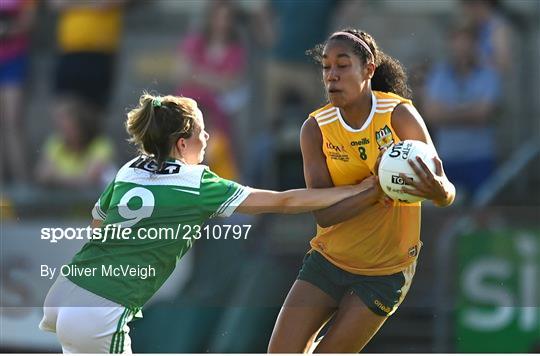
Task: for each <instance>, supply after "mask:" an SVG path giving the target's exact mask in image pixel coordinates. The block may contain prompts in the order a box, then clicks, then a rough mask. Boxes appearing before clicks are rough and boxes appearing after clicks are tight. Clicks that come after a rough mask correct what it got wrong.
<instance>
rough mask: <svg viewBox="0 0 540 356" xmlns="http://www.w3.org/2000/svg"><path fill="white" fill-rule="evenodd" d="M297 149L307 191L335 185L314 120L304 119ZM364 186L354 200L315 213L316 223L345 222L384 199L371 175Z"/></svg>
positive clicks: (320, 224) (323, 224)
mask: <svg viewBox="0 0 540 356" xmlns="http://www.w3.org/2000/svg"><path fill="white" fill-rule="evenodd" d="M300 146H301V149H302V157H303V161H304V177H305V180H306V186H307V187H308V188H327V187H332V186H333V185H334V184H333V182H332V178H331V177H330V173H329V172H328V168H327V167H326V158H325V156H324V154H323V152H322V134H321V130H320V129H319V126H318V125H317V122H316V121H315V119H313V118H309V119H308V120H306V122H305V123H304V125H303V126H302V130H301V132H300ZM362 183H363V184H366V186H367V188H366V189H365V190H364V191H363V192H361V193H360V194H357V195H355V196H353V197H350V198H348V199H345V200H343V201H340V202H339V203H337V204H335V205H333V206H331V207H329V208H325V209H320V210H318V211H315V212H314V216H315V219H316V221H317V224H318V225H319V226H322V227H328V226H331V225H335V224H338V223H340V222H343V221H346V220H348V219H350V218H352V217H354V216H356V215H358V214H359V213H360V212H361V211H362V210H364V209H365V208H366V207H369V206H371V205H373V204H376V203H377V201H378V200H380V199H381V198H382V196H383V193H382V191H381V189H380V186H379V182H378V179H377V178H376V177H374V176H371V177H369V178H367V179H365V180H364V181H363V182H362Z"/></svg>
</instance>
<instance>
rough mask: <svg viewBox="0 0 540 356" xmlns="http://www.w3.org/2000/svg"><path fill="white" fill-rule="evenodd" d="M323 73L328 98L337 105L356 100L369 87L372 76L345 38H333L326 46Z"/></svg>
mask: <svg viewBox="0 0 540 356" xmlns="http://www.w3.org/2000/svg"><path fill="white" fill-rule="evenodd" d="M322 74H323V82H324V88H325V90H326V95H327V96H328V100H329V101H330V102H331V103H332V104H333V105H334V106H337V107H346V106H348V105H349V104H351V103H353V102H355V101H356V100H357V99H358V98H359V97H360V96H361V95H362V94H363V93H364V91H365V90H368V89H369V80H370V79H371V76H372V73H370V70H368V68H367V66H364V65H363V63H362V62H361V60H360V58H359V57H358V56H357V55H356V54H355V53H354V52H353V51H352V48H351V47H350V45H349V44H347V42H346V41H343V40H331V41H329V42H328V43H327V44H326V46H325V47H324V51H323V59H322Z"/></svg>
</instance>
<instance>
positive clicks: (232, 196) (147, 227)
mask: <svg viewBox="0 0 540 356" xmlns="http://www.w3.org/2000/svg"><path fill="white" fill-rule="evenodd" d="M248 195H249V188H247V187H244V186H241V185H239V184H237V183H235V182H232V181H229V180H226V179H222V178H220V177H218V176H217V175H216V174H215V173H213V172H211V171H210V170H209V169H208V167H206V166H203V165H186V164H183V163H182V162H180V161H167V162H166V164H165V165H164V167H163V168H162V169H161V170H159V171H156V165H155V163H154V162H153V161H152V160H150V159H149V158H147V157H144V156H141V157H138V158H136V159H133V160H132V161H130V162H128V163H127V164H125V165H124V166H123V167H122V168H121V169H120V170H119V171H118V173H117V175H116V177H115V180H114V181H113V182H112V183H111V184H110V185H109V186H108V187H107V188H106V189H105V191H104V192H103V194H102V195H101V197H100V198H99V200H98V202H97V203H96V205H95V207H94V209H93V211H92V215H93V217H94V219H98V220H103V223H102V229H101V233H102V236H101V237H102V238H101V239H100V240H98V239H96V240H91V241H89V242H87V243H86V244H85V245H84V246H83V248H82V249H81V251H79V253H77V254H76V255H75V257H74V258H73V260H72V261H71V265H76V266H77V268H78V269H81V268H95V271H96V272H95V273H94V274H93V275H92V276H73V275H68V276H67V278H68V279H70V280H71V281H72V282H73V283H75V284H77V285H79V286H80V287H82V288H84V289H86V290H88V291H90V292H92V293H94V294H97V295H99V296H101V297H104V298H106V299H109V300H112V301H114V302H116V303H119V304H121V305H124V306H126V307H129V308H134V309H138V308H141V307H142V306H143V304H144V303H145V302H146V301H148V299H150V297H151V296H152V295H153V294H154V293H155V292H156V291H157V290H158V289H159V288H160V287H161V285H162V284H163V283H164V282H165V280H166V279H167V278H168V277H169V276H170V274H171V273H172V272H173V270H174V268H175V265H176V262H177V261H178V260H179V259H180V258H181V257H182V256H183V255H184V254H185V253H186V252H187V251H188V250H189V248H190V247H191V245H192V240H193V239H192V237H194V236H195V234H196V233H197V229H196V228H195V227H199V228H200V225H201V224H202V223H203V222H204V221H205V220H207V219H209V218H211V217H214V216H229V215H231V214H232V213H233V212H234V210H235V209H236V207H237V206H238V205H239V204H240V203H241V202H242V201H243V200H244V199H245V198H246V197H247V196H248ZM113 224H114V225H113ZM107 225H109V228H110V227H112V226H118V225H121V226H122V228H124V231H127V232H130V234H129V235H128V236H125V237H124V236H120V235H119V234H116V233H111V232H110V231H109V235H110V236H107V235H105V237H106V239H104V238H103V236H104V233H105V232H104V228H105V227H106V226H107ZM127 228H129V229H131V231H129V230H128V229H127ZM158 229H159V230H158ZM151 230H153V231H151ZM156 231H161V233H162V236H161V238H156V236H157V235H156V233H155V232H156ZM166 231H167V232H166ZM198 231H199V232H200V230H198ZM152 236H153V238H150V237H152ZM138 266H142V267H148V266H150V267H151V268H153V272H154V273H148V274H147V275H146V276H141V275H137V274H135V275H130V274H129V273H127V275H126V273H117V274H119V275H116V276H115V275H112V274H111V273H110V272H111V271H113V270H115V271H120V272H122V271H127V268H129V267H135V268H138ZM121 268H122V269H121ZM148 271H150V268H148ZM141 277H143V278H141Z"/></svg>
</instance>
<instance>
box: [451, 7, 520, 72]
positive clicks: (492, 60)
mask: <svg viewBox="0 0 540 356" xmlns="http://www.w3.org/2000/svg"><path fill="white" fill-rule="evenodd" d="M461 4H462V11H463V14H464V17H465V18H466V19H468V21H470V22H471V25H472V26H473V27H474V31H475V33H476V36H477V47H478V51H479V58H480V60H481V61H482V62H484V63H486V64H488V65H491V66H493V67H494V68H495V69H496V70H498V71H499V73H501V74H505V73H506V72H508V70H509V67H510V60H511V50H510V35H511V31H510V27H509V25H508V23H507V21H506V19H505V18H504V17H503V15H502V14H501V12H500V11H499V9H500V1H498V0H462V1H461Z"/></svg>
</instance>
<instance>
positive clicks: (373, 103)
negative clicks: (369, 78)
mask: <svg viewBox="0 0 540 356" xmlns="http://www.w3.org/2000/svg"><path fill="white" fill-rule="evenodd" d="M376 108H377V97H376V96H375V94H373V92H371V112H370V113H369V116H368V118H367V120H366V122H364V124H363V125H362V127H361V128H359V129H353V128H352V127H350V126H349V124H347V122H345V120H343V117H342V116H341V111H339V108H336V109H337V116H338V118H339V122H341V125H342V126H343V127H344V128H345V130H347V131H350V132H360V131H364V130H365V129H366V128H367V127H368V126H369V124H371V120H373V116H374V115H375V109H376Z"/></svg>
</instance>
